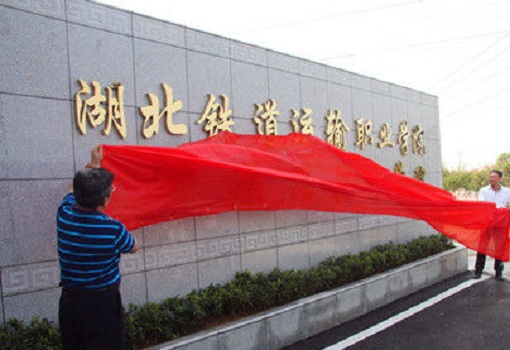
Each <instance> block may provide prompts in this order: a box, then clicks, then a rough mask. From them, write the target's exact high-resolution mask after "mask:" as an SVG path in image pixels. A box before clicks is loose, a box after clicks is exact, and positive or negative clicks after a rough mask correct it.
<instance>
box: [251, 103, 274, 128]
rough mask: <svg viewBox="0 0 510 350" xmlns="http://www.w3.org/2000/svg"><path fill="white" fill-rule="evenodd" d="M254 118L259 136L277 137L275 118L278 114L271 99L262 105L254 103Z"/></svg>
mask: <svg viewBox="0 0 510 350" xmlns="http://www.w3.org/2000/svg"><path fill="white" fill-rule="evenodd" d="M255 108H256V110H255V116H254V117H253V120H254V121H255V124H256V125H257V132H258V134H259V135H278V125H277V124H276V117H277V116H279V115H280V112H278V111H277V110H276V102H275V100H273V99H272V98H271V99H269V100H268V101H267V102H266V103H264V104H258V103H255Z"/></svg>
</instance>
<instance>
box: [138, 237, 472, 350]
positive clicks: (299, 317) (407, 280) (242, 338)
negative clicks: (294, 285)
mask: <svg viewBox="0 0 510 350" xmlns="http://www.w3.org/2000/svg"><path fill="white" fill-rule="evenodd" d="M467 257H468V252H467V249H466V248H462V247H458V248H455V249H452V250H449V251H446V252H443V253H440V254H437V255H435V256H432V257H429V258H426V259H422V260H419V261H417V262H414V263H411V264H408V265H405V266H402V267H400V268H397V269H393V270H391V271H388V272H386V273H382V274H378V275H375V276H372V277H370V278H367V279H364V280H362V281H359V282H356V283H353V284H351V285H348V286H344V287H340V288H337V289H334V290H332V291H327V292H324V293H320V294H316V295H313V296H311V297H307V298H303V299H300V300H298V301H296V302H294V303H291V304H288V305H286V306H284V307H280V308H275V309H272V310H270V311H266V312H263V313H259V314H257V315H254V316H252V317H247V318H244V319H242V320H239V321H235V322H232V323H228V324H226V325H223V326H220V327H216V328H214V329H210V330H206V331H203V332H200V333H196V334H193V335H190V336H187V337H183V338H180V339H178V340H174V341H171V342H168V343H164V344H160V345H157V346H153V347H150V348H147V349H146V350H191V349H222V350H237V349H239V345H240V344H242V348H243V349H253V350H255V349H260V350H267V349H275V350H276V349H280V348H282V347H284V346H287V345H290V344H293V343H295V342H298V341H300V340H303V339H306V338H308V337H311V336H314V335H316V334H319V333H321V332H323V331H325V330H328V329H330V328H333V327H335V326H338V325H340V324H342V323H345V322H347V321H350V320H352V319H354V318H356V317H359V316H361V315H363V314H366V313H368V312H370V311H373V310H375V309H377V308H379V307H382V306H384V305H387V304H389V303H391V302H393V301H395V300H397V299H400V298H402V297H405V296H407V295H410V294H412V293H415V292H417V291H419V290H421V289H423V288H426V287H429V286H431V285H433V284H436V283H438V282H441V281H443V280H446V279H448V278H450V277H453V276H455V275H458V274H461V273H463V272H466V271H467V269H468V259H467Z"/></svg>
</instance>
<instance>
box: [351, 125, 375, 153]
mask: <svg viewBox="0 0 510 350" xmlns="http://www.w3.org/2000/svg"><path fill="white" fill-rule="evenodd" d="M367 143H370V144H371V145H373V144H374V137H373V136H372V121H371V120H368V121H367V122H366V123H365V119H364V118H363V117H361V118H359V119H357V120H356V143H355V146H359V148H360V149H362V150H363V149H365V146H366V145H367Z"/></svg>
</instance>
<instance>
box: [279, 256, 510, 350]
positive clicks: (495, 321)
mask: <svg viewBox="0 0 510 350" xmlns="http://www.w3.org/2000/svg"><path fill="white" fill-rule="evenodd" d="M475 258H476V254H475V253H474V252H470V254H469V262H468V263H469V268H470V269H473V266H474V261H475ZM505 265H507V266H505V267H506V270H505V271H504V277H505V281H503V282H498V281H496V280H495V279H494V269H493V266H494V261H493V259H491V258H488V259H487V264H486V268H485V273H484V275H483V276H482V279H480V280H473V279H472V278H471V275H472V272H469V273H465V274H462V275H460V276H456V277H454V278H452V279H449V280H447V281H444V282H443V283H440V284H438V285H435V286H432V287H430V288H427V289H425V290H423V291H420V292H418V293H415V294H413V295H411V296H409V297H407V298H404V299H402V300H399V301H397V302H394V303H392V304H390V305H388V306H386V307H384V308H381V309H379V310H376V311H374V312H371V313H368V314H366V315H364V316H362V317H360V318H358V319H356V320H353V321H351V322H347V323H345V324H343V325H341V326H339V327H336V328H334V329H332V330H329V331H327V332H324V333H322V334H319V335H318V336H315V337H312V338H310V339H307V340H305V341H301V342H299V343H297V344H294V345H292V346H289V347H286V348H285V349H287V350H314V349H317V350H319V349H327V350H340V349H346V348H347V349H350V350H368V349H370V350H374V349H391V350H395V349H406V350H407V349H412V350H419V349H434V350H436V349H445V350H456V349H462V350H469V349H473V350H474V349H476V350H481V349H483V350H503V349H505V350H506V349H510V264H509V263H506V264H505Z"/></svg>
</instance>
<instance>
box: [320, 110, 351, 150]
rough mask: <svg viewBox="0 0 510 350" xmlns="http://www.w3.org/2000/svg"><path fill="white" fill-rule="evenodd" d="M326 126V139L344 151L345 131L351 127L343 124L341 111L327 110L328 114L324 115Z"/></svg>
mask: <svg viewBox="0 0 510 350" xmlns="http://www.w3.org/2000/svg"><path fill="white" fill-rule="evenodd" d="M326 120H327V127H326V135H328V137H327V138H326V141H327V142H329V143H330V144H332V145H333V146H336V147H338V148H341V149H343V150H344V151H345V149H346V142H345V133H346V132H347V131H349V130H351V129H349V127H348V126H347V124H345V122H344V121H343V119H342V113H341V112H340V111H339V110H338V109H336V110H334V111H333V110H331V109H330V110H328V115H327V116H326Z"/></svg>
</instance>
